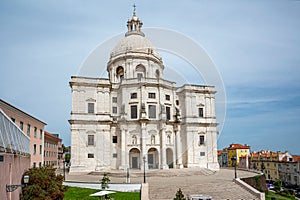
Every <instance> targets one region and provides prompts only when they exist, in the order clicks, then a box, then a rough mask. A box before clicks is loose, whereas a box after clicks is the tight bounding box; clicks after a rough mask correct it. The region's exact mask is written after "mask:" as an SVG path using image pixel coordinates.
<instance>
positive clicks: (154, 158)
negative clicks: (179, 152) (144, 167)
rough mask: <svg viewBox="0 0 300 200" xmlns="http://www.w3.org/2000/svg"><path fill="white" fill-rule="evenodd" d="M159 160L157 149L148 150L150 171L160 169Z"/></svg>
mask: <svg viewBox="0 0 300 200" xmlns="http://www.w3.org/2000/svg"><path fill="white" fill-rule="evenodd" d="M158 165H159V158H158V151H157V149H156V148H150V149H149V150H148V169H158Z"/></svg>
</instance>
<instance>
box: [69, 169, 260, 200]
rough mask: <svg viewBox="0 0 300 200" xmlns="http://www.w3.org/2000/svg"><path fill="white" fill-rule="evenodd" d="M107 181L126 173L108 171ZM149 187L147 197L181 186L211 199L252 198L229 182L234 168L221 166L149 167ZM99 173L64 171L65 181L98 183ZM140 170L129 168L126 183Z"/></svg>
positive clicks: (137, 178)
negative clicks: (70, 172)
mask: <svg viewBox="0 0 300 200" xmlns="http://www.w3.org/2000/svg"><path fill="white" fill-rule="evenodd" d="M109 173H110V180H111V183H126V173H124V172H123V173H122V172H120V171H110V172H109ZM146 174H147V179H146V181H147V182H148V183H149V187H150V191H149V194H150V199H153V200H166V199H173V198H174V197H175V194H176V191H177V190H178V188H181V190H182V191H183V193H184V195H185V197H187V195H189V194H204V195H209V196H212V198H213V199H247V200H248V199H256V197H255V196H254V195H252V194H250V193H249V192H248V191H246V190H245V189H243V188H242V187H240V186H239V185H237V184H236V183H234V182H233V176H234V171H233V170H231V169H221V170H220V171H217V172H213V171H210V170H207V169H180V170H179V169H170V170H149V171H147V172H146ZM255 175H257V174H255V173H252V172H247V171H238V177H239V178H241V177H250V176H255ZM102 177H103V173H92V174H73V175H70V174H67V176H66V181H70V182H88V183H99V180H101V179H102ZM142 182H143V172H142V171H131V172H130V183H142Z"/></svg>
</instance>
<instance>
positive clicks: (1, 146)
mask: <svg viewBox="0 0 300 200" xmlns="http://www.w3.org/2000/svg"><path fill="white" fill-rule="evenodd" d="M0 151H2V152H6V153H19V154H30V138H29V137H28V136H27V135H26V134H25V133H24V132H23V131H21V129H20V128H19V127H18V126H16V124H15V123H14V122H12V121H11V120H10V119H9V118H8V117H7V116H6V114H5V113H4V112H3V111H2V110H1V109H0Z"/></svg>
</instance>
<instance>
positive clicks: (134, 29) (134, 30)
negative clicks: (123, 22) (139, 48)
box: [125, 4, 145, 36]
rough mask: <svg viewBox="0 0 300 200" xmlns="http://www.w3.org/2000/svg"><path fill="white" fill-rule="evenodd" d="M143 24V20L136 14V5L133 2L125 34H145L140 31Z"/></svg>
mask: <svg viewBox="0 0 300 200" xmlns="http://www.w3.org/2000/svg"><path fill="white" fill-rule="evenodd" d="M142 26H143V22H142V21H141V20H140V19H139V18H138V17H137V16H136V5H135V4H133V15H132V18H131V19H130V20H128V21H127V28H128V31H127V33H126V34H125V36H128V35H132V34H136V35H141V36H145V34H144V33H143V32H142V31H141V28H142Z"/></svg>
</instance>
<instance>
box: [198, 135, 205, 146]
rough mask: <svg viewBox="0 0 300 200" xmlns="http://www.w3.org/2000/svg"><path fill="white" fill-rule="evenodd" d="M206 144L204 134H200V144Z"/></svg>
mask: <svg viewBox="0 0 300 200" xmlns="http://www.w3.org/2000/svg"><path fill="white" fill-rule="evenodd" d="M203 144H204V135H200V136H199V145H203Z"/></svg>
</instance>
